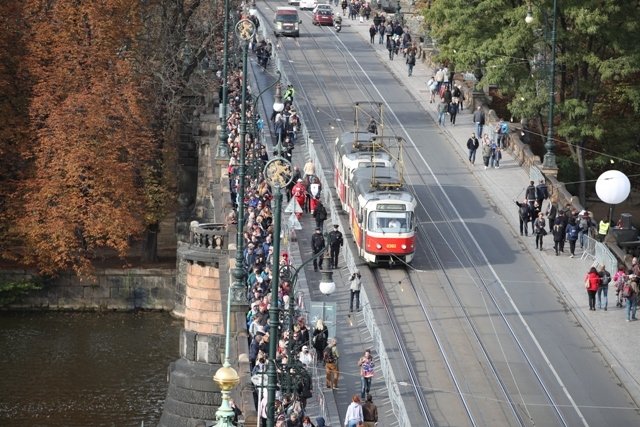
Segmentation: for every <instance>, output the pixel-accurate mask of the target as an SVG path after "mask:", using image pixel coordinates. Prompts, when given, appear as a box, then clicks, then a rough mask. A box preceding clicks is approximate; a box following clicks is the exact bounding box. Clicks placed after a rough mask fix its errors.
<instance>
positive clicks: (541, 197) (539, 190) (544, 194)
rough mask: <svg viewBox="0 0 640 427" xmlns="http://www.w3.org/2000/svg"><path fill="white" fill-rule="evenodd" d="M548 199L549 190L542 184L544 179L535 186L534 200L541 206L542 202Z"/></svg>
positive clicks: (544, 183)
mask: <svg viewBox="0 0 640 427" xmlns="http://www.w3.org/2000/svg"><path fill="white" fill-rule="evenodd" d="M548 198H549V189H548V188H547V183H546V182H544V179H541V180H540V183H539V184H538V185H536V200H537V201H538V204H539V205H540V206H542V202H544V201H545V200H547V199H548Z"/></svg>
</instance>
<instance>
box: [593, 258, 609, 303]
mask: <svg viewBox="0 0 640 427" xmlns="http://www.w3.org/2000/svg"><path fill="white" fill-rule="evenodd" d="M598 274H599V275H600V285H599V286H598V293H597V294H596V296H597V300H598V308H599V309H602V308H603V307H602V306H603V304H602V302H603V301H604V311H607V305H609V283H611V273H609V272H608V271H607V268H606V267H605V266H604V265H603V266H602V267H600V272H599V273H598Z"/></svg>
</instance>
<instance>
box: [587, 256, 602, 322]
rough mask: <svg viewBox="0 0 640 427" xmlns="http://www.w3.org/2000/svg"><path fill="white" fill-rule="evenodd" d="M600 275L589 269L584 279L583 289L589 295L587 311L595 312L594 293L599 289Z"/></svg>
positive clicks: (594, 269)
mask: <svg viewBox="0 0 640 427" xmlns="http://www.w3.org/2000/svg"><path fill="white" fill-rule="evenodd" d="M600 281H601V280H600V275H599V274H598V270H596V268H595V267H591V269H590V270H589V272H588V273H587V276H586V277H585V278H584V288H585V289H586V290H587V294H588V295H589V310H592V311H596V292H598V288H599V287H600Z"/></svg>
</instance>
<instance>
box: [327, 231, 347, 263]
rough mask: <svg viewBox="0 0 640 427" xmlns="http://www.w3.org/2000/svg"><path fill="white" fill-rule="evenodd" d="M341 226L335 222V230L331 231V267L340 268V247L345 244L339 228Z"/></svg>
mask: <svg viewBox="0 0 640 427" xmlns="http://www.w3.org/2000/svg"><path fill="white" fill-rule="evenodd" d="M338 228H340V226H339V225H338V224H334V226H333V231H332V232H331V233H329V246H330V249H331V262H330V264H331V265H330V268H338V256H339V255H340V248H341V247H342V246H343V245H344V240H343V238H342V233H341V232H340V230H338Z"/></svg>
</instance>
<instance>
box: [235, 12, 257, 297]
mask: <svg viewBox="0 0 640 427" xmlns="http://www.w3.org/2000/svg"><path fill="white" fill-rule="evenodd" d="M255 31H256V27H255V25H254V23H253V22H252V21H251V20H249V19H242V20H240V21H238V23H237V24H236V34H237V36H238V38H239V39H240V40H242V41H243V48H242V100H241V102H242V104H241V109H240V134H239V136H240V158H239V159H238V230H237V233H236V266H235V268H234V270H233V278H234V281H233V285H232V294H233V300H234V302H236V303H242V302H243V300H244V299H245V285H244V275H245V272H244V236H243V235H242V231H243V228H244V188H245V175H246V170H245V169H246V165H245V161H246V154H247V153H246V140H247V63H248V59H247V52H248V49H249V41H250V40H251V39H252V38H253V35H254V34H255Z"/></svg>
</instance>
